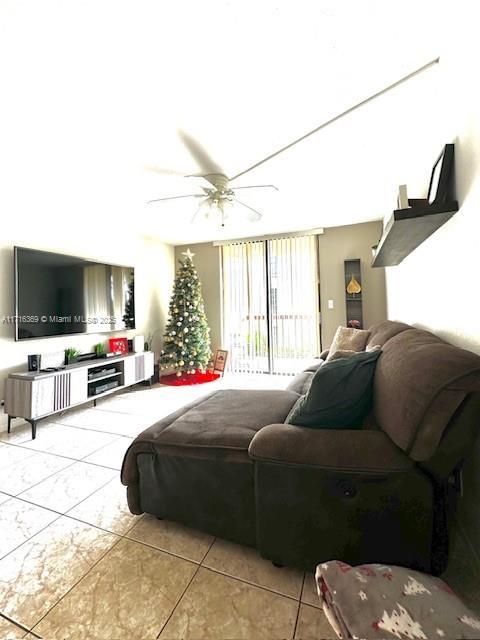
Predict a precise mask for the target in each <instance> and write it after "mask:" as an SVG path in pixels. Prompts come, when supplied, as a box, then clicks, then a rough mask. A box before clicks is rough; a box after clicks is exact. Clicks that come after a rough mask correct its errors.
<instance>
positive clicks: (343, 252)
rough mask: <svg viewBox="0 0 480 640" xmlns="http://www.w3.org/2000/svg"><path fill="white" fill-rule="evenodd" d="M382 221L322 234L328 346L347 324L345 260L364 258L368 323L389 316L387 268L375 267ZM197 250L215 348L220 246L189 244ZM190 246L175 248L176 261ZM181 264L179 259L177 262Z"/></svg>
mask: <svg viewBox="0 0 480 640" xmlns="http://www.w3.org/2000/svg"><path fill="white" fill-rule="evenodd" d="M381 228H382V227H381V223H380V222H367V223H364V224H355V225H349V226H345V227H332V228H329V229H325V233H324V235H321V236H318V242H319V257H320V278H321V311H322V323H323V324H322V346H323V348H327V347H328V346H329V345H330V342H331V340H332V337H333V335H334V333H335V331H336V330H337V327H338V325H339V324H345V321H346V316H345V313H346V312H345V284H344V265H343V261H344V260H346V259H348V258H360V259H361V261H362V262H361V264H362V284H363V305H364V306H363V313H364V324H365V326H366V327H368V326H370V325H371V324H373V323H374V322H379V321H380V320H385V318H386V300H385V274H384V269H372V268H371V267H370V263H371V260H372V253H371V247H372V245H374V244H376V243H377V242H378V239H379V237H380V234H381ZM189 246H190V249H191V250H192V251H193V252H194V253H195V257H194V259H193V260H194V263H195V266H196V268H197V271H198V275H199V277H200V280H201V283H202V292H203V298H204V301H205V311H206V313H207V318H208V322H209V325H210V329H211V336H212V349H213V350H215V349H216V348H218V347H221V346H222V345H221V336H222V321H221V281H220V248H219V247H214V246H213V244H212V243H211V242H205V243H201V244H192V245H189ZM186 248H187V247H186V246H180V247H176V248H175V258H176V261H178V259H179V258H180V257H181V254H182V251H185V250H186ZM177 264H178V263H177ZM329 299H332V300H333V301H334V309H333V310H330V309H328V308H327V300H329Z"/></svg>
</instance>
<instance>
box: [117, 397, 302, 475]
mask: <svg viewBox="0 0 480 640" xmlns="http://www.w3.org/2000/svg"><path fill="white" fill-rule="evenodd" d="M297 398H298V394H297V393H294V392H293V391H282V390H266V391H260V390H256V389H255V390H250V389H248V390H244V389H225V390H221V391H215V392H214V393H212V394H210V395H208V396H206V397H203V398H201V399H199V400H196V401H195V402H192V403H190V404H189V405H187V406H185V407H183V408H182V409H180V410H179V411H177V412H175V413H173V414H171V415H169V416H167V417H166V418H163V419H162V420H160V421H159V422H157V423H156V424H154V425H153V426H151V427H149V428H148V429H146V430H145V431H143V432H142V433H141V434H140V435H139V436H137V438H136V439H135V440H134V441H133V442H132V444H131V445H130V447H129V449H128V451H127V453H126V456H125V459H124V462H123V468H122V482H123V483H124V484H130V483H132V482H133V483H135V482H136V481H137V477H138V476H137V474H138V471H137V465H136V457H137V455H139V454H141V453H165V454H167V455H171V456H183V457H194V458H208V459H220V460H229V461H232V462H248V461H249V458H248V453H247V451H248V446H249V444H250V441H251V440H252V438H253V436H254V435H255V434H256V432H257V431H258V430H259V429H261V428H262V427H264V426H265V425H268V424H271V423H276V422H282V421H283V420H285V418H286V416H287V414H288V412H289V411H290V409H291V407H292V405H293V404H294V403H295V401H296V400H297Z"/></svg>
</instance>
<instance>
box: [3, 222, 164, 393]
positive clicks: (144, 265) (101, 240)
mask: <svg viewBox="0 0 480 640" xmlns="http://www.w3.org/2000/svg"><path fill="white" fill-rule="evenodd" d="M123 237H124V238H125V239H124V240H122V234H120V236H119V237H117V238H116V240H115V242H106V241H105V236H103V235H95V234H93V233H92V231H91V230H90V229H85V231H84V232H82V231H81V230H76V231H75V232H74V233H72V234H70V235H69V234H68V233H64V234H62V235H61V237H60V234H59V239H57V240H55V239H53V238H52V234H51V230H50V229H48V228H46V229H44V231H43V233H42V232H41V231H39V230H38V229H36V230H35V231H30V230H29V229H28V226H27V225H22V224H21V223H18V224H17V223H16V222H15V221H10V224H9V227H8V228H7V229H4V231H3V234H2V240H1V242H0V272H1V274H2V283H3V286H2V287H1V289H0V318H2V319H3V318H4V317H5V316H8V315H13V313H14V295H13V294H14V291H13V289H14V274H13V247H14V245H20V246H26V247H31V248H33V249H43V250H46V251H56V252H59V253H65V254H70V255H78V256H84V257H88V258H92V259H98V260H101V261H105V262H112V263H118V264H126V265H133V266H134V267H135V314H136V320H137V329H136V330H131V331H126V332H125V331H123V332H120V333H117V334H115V333H104V334H88V335H72V336H60V337H55V338H42V339H38V340H26V341H22V342H15V341H14V326H13V325H11V324H4V323H3V322H0V354H1V360H0V397H3V389H4V380H5V378H6V376H7V375H8V373H10V372H13V371H21V370H25V369H26V366H27V355H28V354H29V353H40V354H42V355H43V356H44V361H45V359H47V358H48V359H49V363H51V364H52V365H53V364H58V362H59V361H60V360H61V359H62V357H63V351H64V349H66V348H67V347H75V348H77V349H79V350H80V351H81V352H88V351H92V347H93V345H94V344H96V343H97V342H103V341H105V340H108V338H109V337H111V336H112V335H127V336H128V337H129V338H130V337H132V336H134V335H136V334H137V335H140V334H142V335H144V336H145V337H147V336H148V335H149V334H150V333H152V332H154V331H156V330H158V329H159V330H160V331H159V332H158V334H157V335H156V337H155V340H154V349H155V351H156V352H157V353H158V351H159V349H160V346H161V336H162V334H163V327H164V325H165V320H166V315H167V312H168V302H169V298H170V292H171V287H172V283H173V266H174V249H173V247H172V246H171V245H167V244H164V243H162V242H159V241H158V240H153V239H150V238H144V237H139V238H135V237H133V236H128V234H123Z"/></svg>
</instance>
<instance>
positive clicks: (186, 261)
mask: <svg viewBox="0 0 480 640" xmlns="http://www.w3.org/2000/svg"><path fill="white" fill-rule="evenodd" d="M182 255H184V256H185V258H183V259H180V261H179V262H180V266H179V268H178V270H177V274H176V277H175V282H174V285H173V294H172V298H171V300H170V307H169V317H168V321H167V326H166V329H165V335H164V343H165V344H164V349H163V351H162V352H161V355H160V368H161V369H163V370H165V369H170V370H171V369H174V371H175V373H176V375H177V376H178V377H180V376H182V374H183V373H185V374H190V375H193V374H195V373H197V372H200V373H203V372H204V371H205V369H206V367H207V364H208V362H209V360H210V357H211V355H212V352H211V351H210V328H209V327H208V324H207V318H206V316H205V309H204V304H203V298H202V288H201V284H200V280H199V278H198V274H197V271H196V269H195V267H194V265H193V256H194V255H195V254H194V253H192V252H191V251H190V249H188V251H185V252H184V253H183V254H182Z"/></svg>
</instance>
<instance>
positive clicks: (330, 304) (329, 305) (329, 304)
mask: <svg viewBox="0 0 480 640" xmlns="http://www.w3.org/2000/svg"><path fill="white" fill-rule="evenodd" d="M328 308H329V309H333V300H329V301H328Z"/></svg>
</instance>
